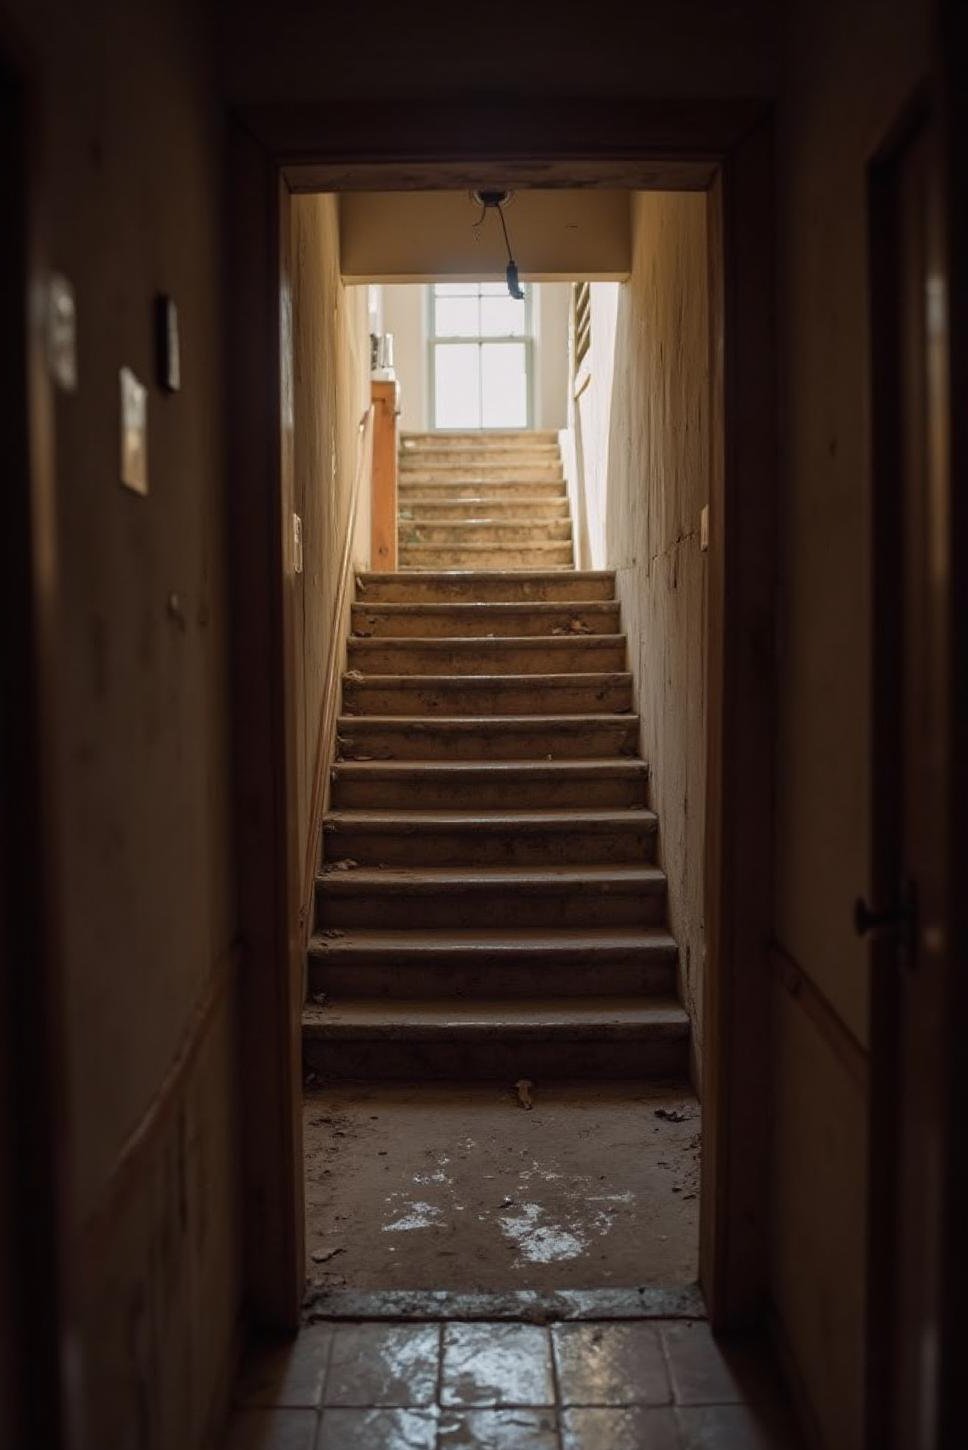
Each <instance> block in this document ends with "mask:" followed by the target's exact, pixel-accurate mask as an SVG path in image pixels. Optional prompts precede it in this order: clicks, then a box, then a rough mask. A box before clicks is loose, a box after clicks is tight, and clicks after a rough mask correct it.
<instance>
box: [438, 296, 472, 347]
mask: <svg viewBox="0 0 968 1450" xmlns="http://www.w3.org/2000/svg"><path fill="white" fill-rule="evenodd" d="M479 305H480V304H479V303H478V300H477V298H476V297H442V298H440V299H438V301H437V302H436V303H435V305H434V331H435V333H436V335H437V337H477V329H478V325H479V318H478V312H477V309H478V307H479Z"/></svg>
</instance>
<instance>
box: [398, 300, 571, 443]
mask: <svg viewBox="0 0 968 1450" xmlns="http://www.w3.org/2000/svg"><path fill="white" fill-rule="evenodd" d="M380 290H381V292H382V294H383V326H384V328H385V330H386V331H387V332H392V333H393V356H394V365H395V368H396V374H397V378H398V379H399V382H400V426H401V428H402V429H403V431H404V432H406V433H422V432H424V431H425V430H426V429H427V428H429V427H430V377H429V361H428V355H427V348H428V319H427V290H426V287H424V286H419V285H415V284H407V283H404V284H401V285H396V286H384V287H382V288H381V289H380ZM570 308H571V285H570V283H567V282H559V283H550V282H541V283H538V284H536V285H535V289H534V303H533V313H532V316H533V324H532V325H533V328H534V341H533V353H532V367H533V407H534V426H535V427H536V428H563V427H564V426H565V424H566V422H567V416H568V320H569V314H570Z"/></svg>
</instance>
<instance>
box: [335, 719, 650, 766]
mask: <svg viewBox="0 0 968 1450" xmlns="http://www.w3.org/2000/svg"><path fill="white" fill-rule="evenodd" d="M638 733H639V732H638V722H637V721H636V720H634V719H633V720H630V722H629V723H628V724H626V723H625V722H624V720H622V719H621V718H620V719H619V720H617V721H616V723H615V725H614V726H612V725H611V724H609V725H601V726H598V725H589V726H588V727H586V728H585V729H582V730H570V731H565V730H551V729H549V730H542V729H541V728H540V727H530V728H526V729H522V730H521V731H520V732H512V731H509V730H503V729H502V730H500V731H496V730H491V729H488V728H487V726H482V727H481V728H480V729H475V730H460V731H458V730H452V729H448V728H447V727H446V726H443V725H441V726H440V727H439V728H438V729H435V728H434V726H433V725H432V724H430V723H425V722H423V721H421V723H420V726H419V728H417V729H414V728H413V727H408V728H406V729H396V728H390V727H389V726H387V727H384V726H382V725H381V724H380V721H379V720H378V719H376V720H373V721H368V720H363V719H360V720H353V721H349V720H347V721H344V722H343V724H342V725H341V727H340V737H339V741H338V745H339V754H340V757H341V759H344V760H357V759H366V760H444V761H449V760H486V759H487V758H488V756H489V755H494V756H495V757H498V758H500V759H501V760H547V759H548V758H549V756H550V758H551V759H552V760H600V759H603V758H606V757H609V756H611V757H614V756H616V755H628V756H634V755H635V753H636V751H637V749H638Z"/></svg>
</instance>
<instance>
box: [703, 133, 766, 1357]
mask: <svg viewBox="0 0 968 1450" xmlns="http://www.w3.org/2000/svg"><path fill="white" fill-rule="evenodd" d="M772 149H773V148H772V127H771V125H770V124H769V122H768V121H767V120H765V119H764V120H763V121H762V122H761V124H760V125H759V126H758V127H756V129H755V130H753V131H751V132H750V133H749V134H748V135H747V136H746V137H745V138H744V139H743V141H742V142H741V144H740V145H738V146H737V147H735V148H734V149H733V150H732V151H731V152H730V153H729V154H728V155H727V156H726V157H725V158H724V161H723V165H722V168H721V171H720V173H719V177H718V178H717V181H716V183H715V185H714V186H713V187H712V189H711V191H710V193H709V210H708V219H709V223H708V225H709V258H710V288H709V292H710V296H709V303H710V378H711V422H712V437H711V440H710V495H709V521H710V537H709V563H708V570H709V573H708V580H709V585H708V587H709V605H708V625H707V629H708V635H707V750H708V755H707V768H706V802H707V812H708V814H707V826H706V970H705V976H704V985H703V1000H704V1021H705V1024H706V1027H705V1062H704V1065H703V1085H704V1095H705V1096H704V1105H703V1178H702V1189H701V1192H702V1211H701V1215H700V1280H701V1282H702V1285H703V1288H704V1290H705V1292H706V1297H707V1300H708V1303H709V1315H710V1320H711V1322H712V1324H713V1325H714V1327H715V1328H717V1329H725V1328H739V1327H741V1326H743V1325H746V1324H752V1323H755V1322H756V1321H757V1320H758V1319H759V1317H760V1315H761V1311H762V1302H763V1293H764V1289H765V1282H766V1272H767V1271H766V1264H765V1261H764V1252H765V1250H764V1246H765V1243H766V1233H767V1193H768V1185H767V1161H768V1150H769V1145H768V1130H769V1122H768V1115H767V1114H765V1113H764V1112H763V1103H764V1101H766V1100H767V1099H768V1096H769V1080H770V1004H769V995H770V994H769V991H768V990H767V989H768V984H769V964H768V947H769V941H770V935H771V929H772V920H771V916H772V902H773V883H772V860H773V849H772V839H773V740H774V730H773V716H774V690H775V683H774V674H775V670H774V646H773V610H774V569H775V549H776V538H775V534H776V520H775V514H776V505H775V497H776V463H777V460H776V438H775V426H776V424H775V418H776V398H775V391H774V376H775V367H774V362H773V359H774V354H775V340H774V316H773V311H774V289H773V280H772V279H773V233H774V221H773V154H772Z"/></svg>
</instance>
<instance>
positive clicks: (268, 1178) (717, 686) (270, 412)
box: [228, 97, 776, 1327]
mask: <svg viewBox="0 0 968 1450" xmlns="http://www.w3.org/2000/svg"><path fill="white" fill-rule="evenodd" d="M763 116H764V108H763V106H762V104H760V103H751V102H747V101H742V102H739V101H737V102H727V103H719V102H709V103H707V102H703V101H687V102H682V101H674V102H670V103H668V104H667V103H665V102H642V101H638V100H637V101H636V102H635V103H634V104H633V103H625V102H614V101H612V100H593V101H588V100H586V101H584V102H582V103H581V104H580V105H579V106H577V107H576V106H574V105H573V104H571V103H570V102H569V103H565V104H564V105H562V103H560V102H558V101H550V100H539V101H523V100H513V101H511V102H509V103H505V102H503V101H502V102H501V103H496V102H493V101H489V100H486V99H485V100H481V99H480V98H476V99H475V98H473V97H468V98H462V99H460V100H455V101H447V102H439V103H437V104H433V103H428V104H422V105H421V106H419V107H413V106H407V107H404V108H402V109H401V111H400V114H399V117H398V122H399V124H395V125H394V127H392V128H387V127H386V126H385V124H384V123H383V120H382V118H381V117H375V116H374V115H373V114H372V113H371V112H370V109H369V108H368V107H359V108H357V107H354V106H347V105H345V104H344V103H342V102H341V103H339V104H338V105H334V106H331V107H325V106H324V107H310V108H296V109H293V108H287V107H270V108H263V109H258V110H256V111H248V112H246V113H245V115H244V117H240V118H238V119H239V124H238V126H237V127H236V131H237V138H238V141H237V145H236V147H235V154H236V156H237V157H242V161H243V165H242V171H241V172H240V173H239V174H237V175H236V177H235V178H234V181H233V186H232V190H233V193H234V194H233V216H232V220H231V225H230V227H229V229H228V235H229V236H230V238H231V239H232V242H233V245H234V247H235V248H236V252H237V267H236V271H237V272H238V270H239V269H238V262H239V259H241V260H242V262H243V264H244V265H243V267H242V274H243V275H242V276H241V277H240V278H238V280H237V281H236V284H235V285H234V289H233V292H232V295H233V297H234V298H235V306H234V308H233V309H232V311H233V314H234V316H235V317H237V318H238V319H244V323H243V322H242V321H239V323H238V325H237V327H236V330H235V332H234V334H233V336H232V340H231V343H232V345H231V352H230V356H232V357H233V363H234V367H235V376H234V379H233V385H232V390H231V397H230V403H231V413H230V415H229V427H230V431H232V432H234V435H235V436H234V437H233V438H232V458H233V460H234V461H233V465H232V473H231V476H232V478H233V485H234V487H235V493H236V500H237V520H238V525H239V527H240V528H241V529H242V531H243V533H246V534H247V536H248V537H247V541H246V542H244V543H243V544H242V546H241V547H240V548H238V549H237V554H238V555H239V557H240V559H243V560H244V561H245V563H246V564H248V565H250V566H251V567H250V568H249V569H248V570H243V571H242V572H237V578H238V579H239V580H240V587H241V581H242V580H243V579H244V580H245V582H246V587H247V588H248V589H249V590H250V591H251V590H252V586H253V582H254V581H253V578H252V570H253V569H254V570H256V571H257V572H258V573H259V574H260V578H259V579H258V582H257V585H256V587H255V589H254V593H251V594H250V597H249V599H247V600H246V601H245V605H244V611H243V617H241V618H237V620H236V639H237V643H238V657H239V659H240V660H244V662H245V675H246V676H248V677H254V678H255V679H256V680H257V691H258V698H257V700H256V702H255V704H254V705H253V702H252V701H251V700H250V699H248V698H246V697H244V696H243V695H241V694H240V695H239V697H238V700H237V709H238V711H239V712H241V713H242V714H243V715H244V714H245V713H246V712H248V711H250V710H252V709H255V710H256V712H257V713H259V714H262V715H265V713H266V710H267V705H268V704H269V703H270V702H271V700H272V699H273V698H274V697H275V694H276V692H280V693H281V692H282V691H283V690H284V684H285V670H284V667H283V665H282V661H283V660H284V658H285V640H286V635H285V632H284V629H283V627H282V626H283V624H284V611H283V610H282V608H281V607H280V604H279V597H280V593H281V592H282V593H284V588H285V584H284V580H283V578H282V576H281V572H280V565H279V556H278V554H277V552H274V551H270V553H269V554H268V555H266V553H265V535H264V534H259V535H258V537H256V536H257V532H258V530H259V529H260V528H264V526H265V516H264V510H265V509H266V508H267V507H268V508H270V509H271V507H272V500H275V501H276V502H275V506H276V508H277V507H278V499H279V496H280V495H279V488H280V478H279V463H278V455H279V418H278V411H277V410H278V405H279V396H278V392H277V391H276V392H274V393H273V392H272V390H267V387H266V373H267V369H268V370H269V371H270V372H271V371H272V370H273V369H274V367H275V364H276V360H277V347H278V330H277V328H275V323H274V318H275V316H276V311H277V307H278V290H279V265H278V256H277V255H276V254H274V253H273V250H272V248H273V247H274V246H275V242H274V241H273V240H272V238H273V237H274V236H275V228H276V227H277V223H278V199H277V197H276V195H275V193H274V192H273V190H272V187H271V185H270V184H269V178H270V176H275V177H278V176H279V175H280V174H281V175H283V176H285V177H286V178H287V180H288V183H289V185H290V186H291V187H293V188H294V189H307V190H311V189H345V190H349V189H354V188H357V189H358V188H361V187H369V188H373V187H377V188H378V189H379V188H381V187H387V186H389V187H391V188H392V189H398V190H410V189H422V188H427V187H430V188H442V187H443V188H450V187H453V186H455V185H466V184H468V178H470V177H471V176H476V177H478V179H480V178H482V177H484V176H485V175H487V176H490V177H492V178H493V175H494V172H495V170H496V169H497V170H499V172H500V175H501V177H502V178H503V179H504V180H505V181H509V182H510V183H511V184H518V185H529V184H530V185H535V184H539V185H542V186H554V185H568V186H572V187H574V186H576V185H596V184H610V185H625V186H630V187H642V188H646V187H648V186H650V185H661V186H667V187H668V186H670V185H672V186H675V185H677V184H678V185H681V186H682V187H683V188H686V187H695V186H697V185H702V186H705V185H707V184H708V183H709V180H710V178H711V177H712V176H713V174H714V173H715V172H716V168H717V164H720V163H721V164H720V169H719V172H718V173H717V180H716V183H715V186H714V189H713V197H712V204H711V211H710V216H711V228H710V239H711V246H712V247H713V248H714V247H715V245H716V244H717V241H720V242H721V243H722V248H723V266H722V268H721V269H720V272H721V276H720V278H719V287H718V290H714V294H713V304H714V305H713V314H714V316H715V317H716V318H717V319H718V324H719V325H718V331H716V346H717V347H718V348H719V356H720V365H719V374H720V387H719V392H718V394H715V395H714V399H715V397H718V402H719V411H718V413H717V415H716V419H717V426H718V428H719V432H720V442H719V443H718V444H714V449H713V456H714V459H715V458H716V457H718V458H719V464H720V466H719V474H718V483H716V484H715V486H714V488H713V492H712V496H711V501H710V502H711V507H710V513H711V521H712V525H713V530H712V532H713V542H712V545H711V560H710V579H711V585H712V589H711V594H710V634H709V671H710V703H711V707H712V708H711V710H710V716H709V751H710V755H709V763H710V769H709V772H708V793H709V800H710V803H711V807H712V810H711V815H712V818H713V820H712V825H713V830H712V832H711V836H712V843H713V844H712V848H711V850H710V853H709V856H708V862H709V871H708V875H707V889H708V893H709V901H708V909H709V912H710V915H709V918H708V919H709V920H710V921H711V922H712V923H713V930H712V933H711V940H710V947H711V950H710V952H709V955H708V970H707V979H712V983H713V984H712V985H711V986H708V997H707V1015H706V1022H707V1029H706V1037H707V1061H710V1060H711V1061H712V1065H713V1071H712V1073H711V1075H710V1077H709V1079H708V1090H707V1101H706V1105H705V1112H704V1122H705V1131H706V1141H707V1156H706V1159H705V1165H704V1185H703V1206H702V1207H703V1212H702V1219H703V1224H702V1256H701V1259H702V1282H703V1287H704V1289H705V1291H706V1293H707V1296H708V1298H709V1302H710V1310H711V1315H712V1317H713V1319H714V1321H715V1323H716V1325H717V1327H726V1326H728V1325H739V1324H742V1323H745V1322H749V1321H750V1320H751V1319H755V1318H756V1317H757V1314H758V1313H759V1310H760V1309H761V1307H762V1290H763V1281H764V1265H763V1260H762V1255H763V1244H764V1239H765V1226H766V1224H765V1218H766V1202H765V1200H766V1173H765V1154H766V1129H767V1123H766V1117H765V1115H764V1114H763V1112H762V1101H763V1099H764V1091H765V1088H766V1086H767V1082H768V1079H767V1074H768V1070H769V991H768V987H769V980H770V978H769V964H768V956H767V949H768V943H769V938H770V926H771V922H770V911H771V903H772V889H771V880H770V871H771V859H772V840H771V832H772V775H773V770H772V736H773V730H772V726H773V688H774V687H773V646H772V620H773V569H774V546H775V539H774V532H775V530H774V509H775V490H776V460H775V436H774V429H775V400H774V395H773V387H774V383H773V379H774V373H775V367H774V339H773V285H772V267H773V258H772V237H773V201H772V154H771V150H772V140H771V135H772V133H771V127H770V125H769V123H768V122H767V121H766V120H764V119H763ZM592 122H593V124H592ZM590 135H593V136H594V137H595V138H596V139H595V142H594V144H591V143H589V141H588V137H589V136H590ZM246 167H247V172H246ZM676 176H678V177H679V181H678V183H677V182H676V181H675V180H673V178H674V177H676ZM606 177H607V178H608V180H607V183H606ZM619 177H621V180H619V179H618V178H619ZM700 178H701V180H700ZM260 196H261V202H260V200H259V198H260ZM260 205H261V211H260V209H259V208H260ZM717 216H718V218H719V220H718V221H717V220H716V217H717ZM267 225H268V226H269V233H270V241H269V242H268V243H267V242H266V238H265V233H266V227H267ZM235 353H239V354H241V355H242V356H241V358H240V359H239V360H238V361H236V360H235V357H234V354H235ZM715 372H716V369H715V368H714V375H715ZM274 410H275V411H274ZM240 472H241V473H244V474H246V475H247V476H246V478H245V480H244V486H243V487H240ZM714 482H715V481H714ZM243 500H244V501H247V511H246V508H245V507H244V506H243V502H242V501H243ZM270 522H271V529H272V531H273V534H272V537H274V536H275V531H277V528H278V520H277V517H272V518H271V520H270ZM257 545H258V547H257ZM254 604H255V605H257V606H258V609H259V611H260V616H259V619H258V620H254V619H253V618H252V615H253V608H254ZM266 697H268V698H266ZM269 713H270V714H271V711H270V712H269ZM241 726H242V730H243V732H244V734H245V735H246V738H247V742H248V750H247V753H246V755H245V759H244V760H243V763H242V766H241V768H240V775H239V795H240V802H241V803H242V808H243V809H242V820H243V824H246V825H248V830H247V834H246V836H245V838H244V839H243V840H242V842H241V847H242V850H243V852H244V854H245V857H246V860H245V862H244V866H243V870H242V873H241V874H242V877H243V889H242V897H243V907H244V909H248V910H249V911H250V912H251V915H252V919H253V924H254V925H261V926H262V927H263V928H265V927H266V926H267V925H268V924H269V922H270V921H271V920H272V919H271V913H267V903H268V900H269V898H270V896H271V893H272V883H273V880H274V879H275V876H276V874H277V873H278V871H279V870H280V866H279V860H280V859H282V860H283V861H285V853H284V851H282V852H281V853H280V856H279V857H277V858H275V859H272V857H271V853H272V852H273V850H275V849H277V845H279V844H281V843H283V842H284V839H285V823H284V820H283V821H282V822H280V817H284V816H285V810H286V806H285V798H284V792H282V789H281V786H282V783H283V782H284V780H285V770H284V769H282V767H281V766H280V753H283V754H284V749H285V746H284V737H283V735H282V734H280V733H277V734H275V735H274V734H273V733H272V731H271V730H267V729H265V728H258V727H257V728H255V729H253V727H252V724H251V722H246V721H244V720H243V721H242V722H241ZM727 765H728V768H727ZM273 781H275V782H276V786H275V794H274V795H273V794H272V789H273V787H272V782H273ZM253 789H255V791H256V795H257V799H258V804H259V806H260V807H261V811H260V812H255V813H254V818H255V819H256V820H258V821H259V823H260V824H261V825H262V826H263V829H262V830H261V832H260V833H259V834H258V835H256V834H255V833H254V832H253V831H252V829H251V825H250V824H249V823H248V820H247V817H248V815H249V811H248V810H247V809H246V806H247V804H250V803H251V802H250V799H249V798H250V797H251V793H252V791H253ZM252 895H254V896H256V897H259V896H261V898H262V901H261V903H260V902H258V901H257V902H255V903H250V902H248V901H247V897H248V896H252ZM275 899H276V900H278V897H276V898H275ZM295 915H296V916H298V909H297V911H296V913H295ZM272 924H273V929H272V931H271V932H270V931H264V933H263V936H262V937H261V938H260V939H258V940H257V941H255V942H254V943H253V950H254V952H255V960H256V961H257V962H258V965H257V967H254V968H253V970H252V971H251V973H249V974H248V975H244V977H243V991H244V999H245V1000H244V1004H243V1022H244V1024H248V1030H247V1032H246V1033H244V1042H243V1049H242V1050H243V1064H244V1077H245V1080H246V1082H247V1084H251V1085H252V1087H251V1091H252V1095H253V1109H254V1111H255V1113H256V1117H257V1121H253V1120H247V1133H246V1148H247V1154H248V1159H249V1177H248V1180H247V1190H246V1200H247V1201H246V1216H247V1219H248V1220H249V1221H250V1223H251V1226H250V1230H249V1236H248V1238H249V1242H251V1243H253V1244H256V1243H257V1244H258V1245H259V1246H260V1247H261V1248H264V1247H265V1245H267V1244H268V1245H271V1246H272V1251H273V1255H274V1256H275V1258H276V1260H277V1262H278V1261H280V1260H281V1262H282V1263H283V1265H284V1266H285V1271H284V1272H278V1271H274V1270H273V1268H272V1266H271V1265H270V1264H269V1262H268V1258H269V1257H270V1256H267V1255H265V1254H263V1255H262V1256H261V1257H260V1258H259V1259H258V1261H252V1262H250V1264H249V1270H248V1272H249V1274H250V1277H252V1278H253V1279H254V1282H255V1288H254V1290H253V1288H252V1286H251V1285H250V1299H252V1301H253V1302H254V1304H255V1305H256V1306H257V1313H256V1317H257V1318H258V1319H261V1321H262V1322H263V1323H265V1322H267V1321H268V1322H269V1323H278V1322H279V1321H280V1318H285V1317H286V1315H287V1314H288V1316H289V1321H290V1322H292V1321H293V1319H294V1318H295V1316H296V1315H298V1306H299V1290H300V1289H301V1284H298V1283H297V1275H296V1273H295V1265H296V1262H297V1255H296V1254H295V1253H294V1252H293V1251H291V1249H290V1248H289V1247H288V1246H287V1247H285V1248H284V1249H283V1250H280V1247H279V1246H280V1245H285V1244H286V1235H287V1232H288V1234H289V1238H290V1240H291V1238H292V1230H291V1227H290V1229H289V1230H288V1231H287V1230H286V1227H285V1217H286V1213H287V1212H289V1213H290V1214H291V1220H293V1221H295V1223H296V1225H297V1234H298V1233H299V1232H300V1231H301V1183H300V1178H299V1168H298V1165H297V1164H296V1163H295V1162H294V1160H293V1155H294V1153H295V1151H296V1145H297V1141H298V1129H295V1128H292V1127H289V1128H286V1129H285V1130H283V1128H282V1126H281V1122H280V1114H282V1113H283V1112H284V1111H285V1110H286V1106H287V1104H288V1105H289V1110H290V1111H291V1113H292V1115H293V1117H294V1118H295V1117H296V1116H297V1114H298V1095H297V1093H296V1092H295V1091H294V1090H293V1088H294V1078H293V1072H292V1062H293V1057H294V1053H295V1050H296V1049H295V1046H294V1044H293V1042H292V1041H291V1036H290V1034H292V1033H295V1032H296V1031H297V1024H296V1023H295V1021H294V1019H293V1018H292V1016H291V1015H288V1014H290V1013H291V1010H292V990H291V987H287V988H286V989H285V990H281V989H280V988H279V986H278V984H277V985H276V986H275V988H272V989H270V987H269V985H268V977H269V975H271V965H272V953H273V951H274V952H275V954H276V955H275V961H276V972H277V974H278V975H284V974H285V972H286V971H287V969H288V966H287V962H286V959H285V954H284V953H283V952H282V951H281V948H280V945H279V937H280V935H281V927H282V923H280V922H279V921H278V919H275V921H274V922H273V923H272ZM246 960H250V957H249V956H248V953H247V957H246ZM257 1095H261V1096H262V1097H264V1098H265V1099H266V1100H267V1101H266V1102H258V1103H256V1102H255V1098H256V1096H257ZM270 1200H272V1201H271V1202H270ZM300 1262H301V1261H300ZM270 1285H272V1286H273V1288H272V1291H271V1292H270Z"/></svg>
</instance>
